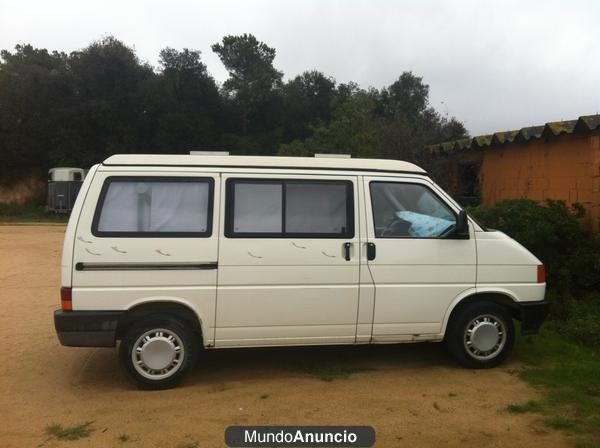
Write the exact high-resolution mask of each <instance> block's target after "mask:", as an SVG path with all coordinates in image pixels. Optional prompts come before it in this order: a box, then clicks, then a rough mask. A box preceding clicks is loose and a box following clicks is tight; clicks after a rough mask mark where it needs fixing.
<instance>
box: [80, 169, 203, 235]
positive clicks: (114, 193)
mask: <svg viewBox="0 0 600 448" xmlns="http://www.w3.org/2000/svg"><path fill="white" fill-rule="evenodd" d="M213 186H214V182H213V179H212V178H204V177H158V176H156V177H134V176H131V177H129V176H128V177H125V176H111V177H108V178H107V179H106V180H105V181H104V185H103V186H102V190H101V192H100V197H99V199H98V204H97V206H96V211H95V213H94V219H93V223H92V234H93V235H95V236H98V237H209V236H211V234H212V210H213Z"/></svg>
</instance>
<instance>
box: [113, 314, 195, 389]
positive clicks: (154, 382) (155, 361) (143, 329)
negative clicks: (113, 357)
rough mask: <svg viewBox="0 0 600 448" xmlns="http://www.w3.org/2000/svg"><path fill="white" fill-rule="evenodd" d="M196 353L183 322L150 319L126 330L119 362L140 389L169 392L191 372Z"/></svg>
mask: <svg viewBox="0 0 600 448" xmlns="http://www.w3.org/2000/svg"><path fill="white" fill-rule="evenodd" d="M197 351H198V341H197V338H196V337H195V335H194V333H193V332H192V331H191V330H190V329H189V327H188V326H187V325H186V324H185V323H184V322H182V321H180V320H179V319H176V318H174V317H170V316H150V317H147V318H145V319H144V320H142V321H140V322H137V323H135V324H134V325H133V326H132V327H131V328H130V329H129V331H128V332H127V334H126V335H125V337H124V338H123V340H122V341H121V345H120V346H119V359H120V361H121V364H122V365H123V367H124V369H125V371H126V372H127V374H128V376H129V378H130V379H131V380H132V381H133V382H134V383H135V384H136V385H137V386H138V387H139V388H141V389H168V388H171V387H175V386H176V385H177V384H179V382H180V381H181V379H182V378H183V376H184V375H185V374H186V373H187V372H188V371H189V370H191V368H192V367H193V365H194V363H195V361H196V353H197Z"/></svg>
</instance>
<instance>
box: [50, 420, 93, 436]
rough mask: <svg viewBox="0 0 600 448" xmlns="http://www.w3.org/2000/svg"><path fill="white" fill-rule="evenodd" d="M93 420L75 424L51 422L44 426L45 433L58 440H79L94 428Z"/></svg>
mask: <svg viewBox="0 0 600 448" xmlns="http://www.w3.org/2000/svg"><path fill="white" fill-rule="evenodd" d="M92 423H93V422H86V423H82V424H80V425H75V426H66V427H65V426H63V425H61V424H58V423H53V424H52V425H49V426H47V427H46V434H48V435H49V436H52V437H56V438H57V439H58V440H79V439H82V438H84V437H89V436H90V434H91V433H92V431H94V428H93V427H92Z"/></svg>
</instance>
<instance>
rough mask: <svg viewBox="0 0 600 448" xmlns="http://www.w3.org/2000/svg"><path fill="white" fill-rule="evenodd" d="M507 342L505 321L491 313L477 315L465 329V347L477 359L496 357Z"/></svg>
mask: <svg viewBox="0 0 600 448" xmlns="http://www.w3.org/2000/svg"><path fill="white" fill-rule="evenodd" d="M505 342H506V330H505V326H504V322H503V321H502V320H501V319H500V318H498V317H497V316H493V315H491V314H484V315H482V316H477V317H476V318H474V319H473V320H471V322H469V324H468V325H467V328H466V329H465V334H464V345H465V349H466V350H467V353H468V354H469V355H470V356H471V357H473V358H475V359H477V360H481V361H483V360H488V359H492V358H494V357H496V356H497V355H498V354H499V353H500V352H501V351H502V349H503V348H504V344H505Z"/></svg>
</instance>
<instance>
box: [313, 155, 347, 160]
mask: <svg viewBox="0 0 600 448" xmlns="http://www.w3.org/2000/svg"><path fill="white" fill-rule="evenodd" d="M350 158H352V155H350V154H315V159H350Z"/></svg>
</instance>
